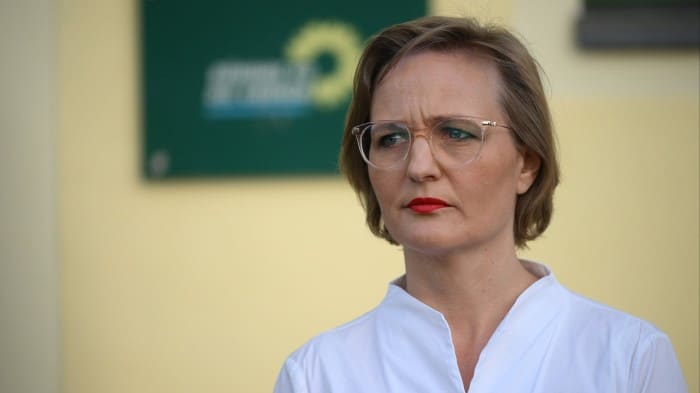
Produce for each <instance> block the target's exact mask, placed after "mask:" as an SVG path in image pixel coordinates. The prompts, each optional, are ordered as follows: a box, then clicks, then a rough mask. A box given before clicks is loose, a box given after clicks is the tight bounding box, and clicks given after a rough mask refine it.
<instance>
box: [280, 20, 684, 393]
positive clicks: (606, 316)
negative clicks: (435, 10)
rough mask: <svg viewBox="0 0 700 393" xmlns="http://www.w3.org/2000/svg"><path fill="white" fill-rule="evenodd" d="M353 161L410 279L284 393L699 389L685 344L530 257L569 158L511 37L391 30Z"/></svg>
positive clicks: (317, 353) (359, 93) (296, 374)
mask: <svg viewBox="0 0 700 393" xmlns="http://www.w3.org/2000/svg"><path fill="white" fill-rule="evenodd" d="M353 93H354V94H353V101H352V103H351V105H350V109H349V113H348V118H347V123H346V126H345V134H344V137H343V146H342V152H341V156H340V163H341V168H342V170H343V172H344V174H345V175H346V176H347V177H348V179H349V181H350V184H351V185H352V186H353V188H354V189H355V191H356V192H357V193H358V195H359V197H360V199H361V201H362V203H363V205H364V207H365V210H366V213H367V223H368V225H369V227H370V229H371V230H372V232H373V233H375V234H376V235H377V236H380V237H382V238H384V239H386V240H387V241H389V242H390V243H392V244H399V245H401V246H402V247H403V252H404V259H405V265H406V274H405V275H404V276H403V277H401V278H399V279H397V280H396V281H394V282H393V283H392V284H391V285H390V287H389V291H388V293H387V296H386V298H385V299H384V301H383V302H382V303H381V304H380V305H379V306H378V307H377V308H375V309H374V310H372V311H370V312H369V313H367V314H365V315H364V316H362V317H360V318H358V319H356V320H354V321H352V322H350V323H348V324H346V325H344V326H341V327H339V328H336V329H334V330H332V331H330V332H327V333H324V334H321V335H319V336H317V337H315V338H314V339H312V340H311V341H310V342H309V343H307V344H306V345H304V346H303V347H302V348H300V349H299V350H297V351H296V352H295V353H293V354H292V355H291V356H290V357H289V358H288V359H287V361H286V363H285V365H284V367H283V369H282V372H281V373H280V376H279V378H278V381H277V385H276V388H275V391H276V392H278V393H285V392H297V393H298V392H324V393H329V392H353V393H356V392H400V393H407V392H440V393H447V392H466V391H469V392H472V393H474V392H683V391H686V390H687V388H686V387H685V382H684V380H683V377H682V374H681V371H680V368H679V366H678V362H677V360H676V358H675V355H674V352H673V348H672V346H671V344H670V342H669V340H668V338H667V337H666V336H665V335H664V334H663V333H661V332H659V331H658V330H657V329H655V328H654V327H653V326H651V325H650V324H648V323H646V322H644V321H641V320H639V319H636V318H634V317H632V316H629V315H626V314H624V313H621V312H619V311H615V310H612V309H610V308H608V307H605V306H603V305H600V304H597V303H595V302H593V301H590V300H587V299H585V298H582V297H580V296H578V295H575V294H573V293H571V292H569V291H568V290H566V289H565V288H563V287H562V286H561V285H560V284H559V283H558V282H557V281H556V279H555V278H554V276H553V275H552V273H551V272H550V271H549V270H548V269H547V268H546V267H545V266H543V265H540V264H537V263H533V262H529V261H522V260H518V258H517V256H516V248H517V247H523V246H525V244H526V242H527V241H529V240H533V239H535V238H536V237H537V236H539V235H540V234H541V233H542V232H543V231H544V230H545V229H546V228H547V225H548V223H549V220H550V216H551V213H552V196H553V192H554V189H555V187H556V185H557V182H558V167H557V162H556V152H555V147H554V140H553V136H552V127H551V123H550V116H549V110H548V107H547V103H546V100H545V96H544V94H543V90H542V84H541V81H540V78H539V74H538V68H537V65H536V62H535V61H534V60H533V59H532V57H531V56H530V55H529V53H528V51H527V50H526V49H525V47H524V46H523V45H522V44H521V43H520V42H519V41H518V40H517V39H516V38H515V37H514V36H513V35H512V34H510V33H509V32H508V31H506V30H504V29H502V28H498V27H493V26H486V27H484V26H480V25H479V24H478V23H477V22H475V21H473V20H470V19H462V18H446V17H426V18H421V19H418V20H415V21H411V22H408V23H404V24H400V25H396V26H393V27H390V28H388V29H387V30H385V31H383V32H382V33H380V34H379V35H378V36H376V37H375V38H373V39H372V40H371V41H370V42H369V44H368V46H367V48H366V49H365V51H364V53H363V55H362V58H361V60H360V63H359V65H358V69H357V73H356V76H355V84H354V92H353Z"/></svg>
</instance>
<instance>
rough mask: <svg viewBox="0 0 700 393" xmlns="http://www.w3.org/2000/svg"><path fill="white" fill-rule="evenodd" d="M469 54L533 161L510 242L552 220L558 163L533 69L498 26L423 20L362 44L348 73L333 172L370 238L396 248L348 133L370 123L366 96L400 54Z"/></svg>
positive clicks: (517, 45)
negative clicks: (496, 79) (487, 71)
mask: <svg viewBox="0 0 700 393" xmlns="http://www.w3.org/2000/svg"><path fill="white" fill-rule="evenodd" d="M462 50H464V51H477V52H479V53H480V54H482V55H485V57H486V58H487V59H489V60H490V61H493V63H494V64H495V65H496V67H497V69H498V72H499V74H500V76H501V80H502V89H501V90H502V91H501V92H500V104H501V106H502V108H503V111H504V113H505V114H506V115H507V116H508V119H509V122H510V126H511V127H512V128H513V130H514V134H515V139H516V142H517V143H518V144H519V145H520V146H524V147H526V148H527V149H529V150H530V151H531V152H532V153H534V154H536V155H537V156H538V157H539V158H540V161H541V164H540V168H539V171H538V173H537V177H536V178H535V181H534V182H533V184H532V185H531V186H530V188H529V189H528V191H527V192H525V193H524V194H522V195H518V197H517V200H516V205H515V217H514V225H513V226H514V227H513V233H514V239H515V244H516V246H518V247H521V248H522V247H525V246H526V243H527V242H528V241H530V240H533V239H535V238H537V237H538V236H539V235H540V234H541V233H542V232H544V231H545V229H546V228H547V226H548V225H549V222H550V219H551V216H552V209H553V207H552V199H553V196H554V189H555V188H556V186H557V184H558V183H559V165H558V163H557V157H556V146H555V140H554V135H553V131H552V121H551V117H550V113H549V107H548V105H547V100H546V97H545V94H544V90H543V88H542V82H541V79H540V75H539V67H538V64H537V62H536V61H535V59H533V57H532V56H531V55H530V53H529V52H528V50H527V49H526V48H525V46H524V45H523V44H522V43H521V42H520V40H518V39H517V38H516V37H515V36H514V35H513V34H512V33H510V32H509V31H508V30H506V29H505V28H502V27H499V26H492V25H481V24H479V23H478V22H477V21H476V20H474V19H471V18H455V17H439V16H429V17H423V18H419V19H416V20H413V21H409V22H406V23H401V24H397V25H394V26H391V27H389V28H387V29H385V30H384V31H382V32H381V33H379V34H378V35H376V36H374V37H373V38H372V39H371V40H370V41H369V43H368V44H367V46H366V48H365V50H364V52H363V54H362V57H361V58H360V62H359V64H358V66H357V70H356V72H355V81H354V85H353V97H352V102H351V103H350V107H349V108H348V113H347V118H346V121H345V130H344V133H343V140H342V146H341V151H340V159H339V161H340V162H339V164H340V169H341V172H342V173H343V174H344V175H345V176H346V177H347V179H348V181H349V182H350V185H351V186H352V188H353V189H354V190H355V192H356V193H357V195H358V197H359V199H360V202H361V203H362V205H363V207H364V208H365V212H366V219H367V225H368V226H369V228H370V230H371V231H372V233H374V234H375V235H377V236H379V237H381V238H384V239H386V240H387V241H389V242H390V243H392V244H397V243H396V241H395V240H394V239H393V238H392V237H391V235H390V234H389V232H388V230H387V228H386V226H385V225H384V223H383V221H382V216H381V210H380V207H379V203H378V201H377V198H376V196H375V194H374V190H373V189H372V185H371V184H370V181H369V175H368V172H367V165H366V164H365V162H364V160H363V159H362V156H361V155H360V152H359V150H358V148H357V144H356V142H355V138H354V136H353V135H352V128H353V127H354V126H356V125H358V124H361V123H365V122H368V121H369V120H370V118H369V117H370V107H371V104H372V98H373V93H374V90H375V88H376V87H377V85H378V84H379V82H381V80H382V79H383V78H384V76H385V75H386V74H387V73H388V72H389V70H391V69H392V68H393V67H394V66H395V65H396V64H397V63H398V62H399V60H401V59H402V58H403V57H404V56H406V55H409V54H413V53H417V52H422V51H439V52H453V51H462Z"/></svg>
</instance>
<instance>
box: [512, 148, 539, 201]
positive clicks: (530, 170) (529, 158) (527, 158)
mask: <svg viewBox="0 0 700 393" xmlns="http://www.w3.org/2000/svg"><path fill="white" fill-rule="evenodd" d="M519 150H520V152H519V153H520V163H521V165H520V173H518V187H517V192H518V195H522V194H524V193H526V192H527V190H529V189H530V186H531V185H532V183H534V182H535V179H536V178H537V174H538V173H539V172H540V166H541V165H542V160H540V156H538V155H537V154H535V153H534V152H533V151H532V150H530V149H529V148H527V147H522V148H521V149H519Z"/></svg>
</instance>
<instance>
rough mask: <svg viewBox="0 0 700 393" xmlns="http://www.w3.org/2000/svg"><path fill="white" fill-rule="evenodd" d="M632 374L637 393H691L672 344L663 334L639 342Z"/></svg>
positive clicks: (634, 391)
mask: <svg viewBox="0 0 700 393" xmlns="http://www.w3.org/2000/svg"><path fill="white" fill-rule="evenodd" d="M630 371H631V380H630V381H631V382H632V384H631V386H632V390H631V392H633V393H687V392H688V386H687V385H686V384H685V379H684V378H683V373H682V371H681V367H680V365H679V364H678V360H677V359H676V354H675V352H674V351H673V346H672V345H671V341H670V340H669V339H668V337H667V336H666V335H665V334H663V333H661V332H656V333H655V334H652V335H650V336H649V337H646V339H645V340H644V341H643V342H640V343H639V347H638V350H637V353H636V355H635V359H634V361H633V365H632V370H630Z"/></svg>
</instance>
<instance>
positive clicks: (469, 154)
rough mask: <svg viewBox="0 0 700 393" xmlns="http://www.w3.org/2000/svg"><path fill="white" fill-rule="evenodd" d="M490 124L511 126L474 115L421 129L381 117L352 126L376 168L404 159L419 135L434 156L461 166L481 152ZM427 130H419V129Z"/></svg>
mask: <svg viewBox="0 0 700 393" xmlns="http://www.w3.org/2000/svg"><path fill="white" fill-rule="evenodd" d="M489 127H501V128H506V129H511V128H510V127H509V126H506V125H501V124H496V122H495V121H492V120H486V119H482V118H478V117H474V116H460V117H449V118H443V119H440V120H438V121H436V122H435V123H434V124H432V125H430V126H429V127H426V128H423V129H417V128H412V127H410V126H409V125H408V124H406V123H403V122H400V121H391V120H381V121H374V122H369V123H363V124H360V125H357V126H355V127H353V128H352V134H353V135H355V138H356V139H357V146H358V147H359V148H360V154H362V158H363V159H364V160H365V162H367V164H369V165H371V166H373V167H375V168H378V169H394V168H398V167H400V166H401V165H402V164H403V163H405V162H406V160H407V158H408V154H409V152H410V151H411V146H412V145H413V141H414V140H415V139H416V138H417V137H418V136H420V135H422V136H424V137H425V138H426V140H427V141H428V144H429V146H430V150H431V152H432V153H433V157H435V159H436V160H437V161H438V162H440V164H442V165H445V166H448V167H453V168H454V167H460V166H464V165H467V164H468V163H470V162H472V161H474V159H476V158H477V157H478V156H479V152H481V147H482V146H483V144H484V136H485V134H486V130H487V129H488V128H489ZM422 130H427V132H422V133H418V131H422Z"/></svg>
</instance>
